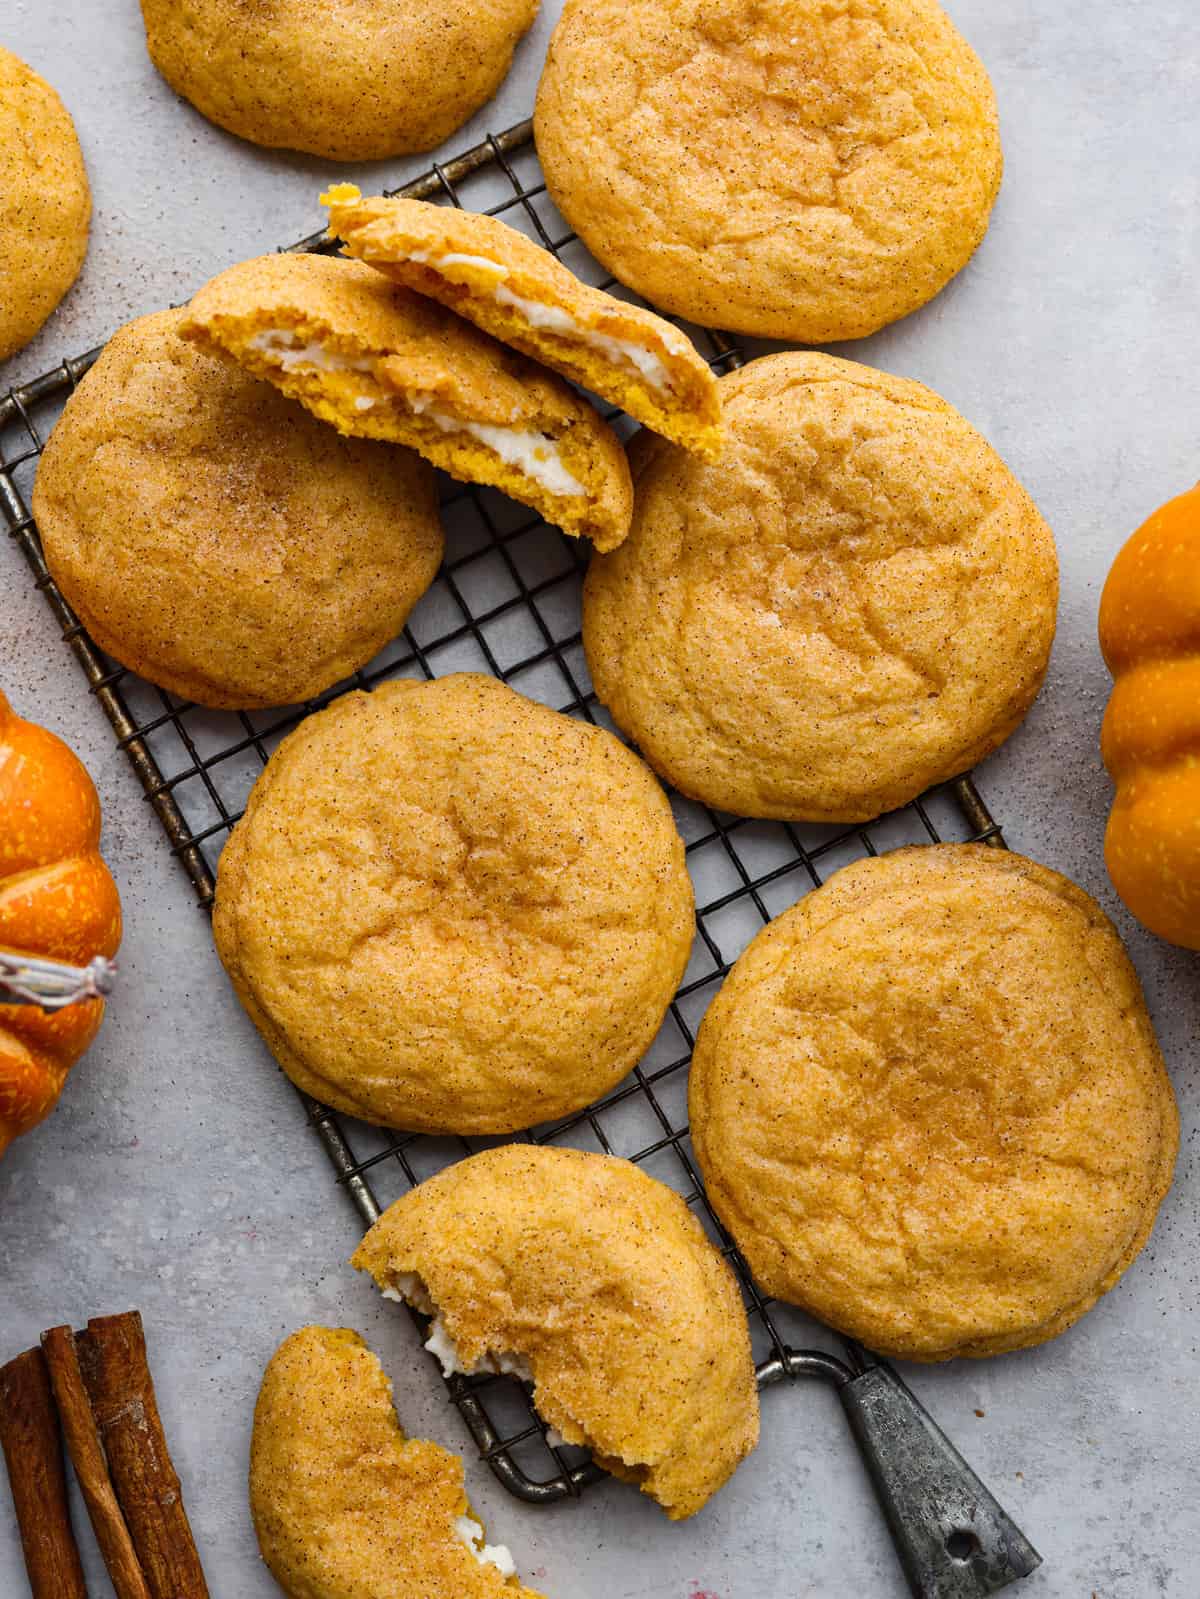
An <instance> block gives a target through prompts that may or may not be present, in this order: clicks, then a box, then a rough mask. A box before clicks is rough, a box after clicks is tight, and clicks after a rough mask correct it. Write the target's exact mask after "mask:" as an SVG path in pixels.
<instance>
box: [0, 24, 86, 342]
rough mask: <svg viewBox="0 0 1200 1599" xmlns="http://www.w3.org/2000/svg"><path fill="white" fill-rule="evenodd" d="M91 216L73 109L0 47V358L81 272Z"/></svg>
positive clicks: (40, 320)
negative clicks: (0, 244)
mask: <svg viewBox="0 0 1200 1599" xmlns="http://www.w3.org/2000/svg"><path fill="white" fill-rule="evenodd" d="M91 214H92V196H91V191H90V189H89V188H88V180H87V172H86V171H85V170H84V165H83V152H82V151H81V150H80V148H79V139H78V138H77V136H76V133H75V124H74V123H73V122H72V121H71V116H70V113H69V112H68V110H67V108H66V107H65V106H64V105H63V103H62V101H61V100H60V99H59V97H58V95H57V94H56V93H55V92H54V90H53V89H52V88H51V87H50V85H49V84H48V83H47V82H46V81H45V79H44V78H40V77H39V76H38V75H37V73H36V72H34V71H33V70H32V68H30V67H27V66H26V65H25V63H24V62H23V61H21V60H20V59H19V58H18V57H17V56H15V55H13V54H12V52H11V51H10V50H5V49H4V48H3V46H0V240H2V241H3V248H2V249H0V361H3V360H5V359H6V358H7V357H8V356H10V355H12V354H14V352H15V351H17V350H20V349H22V348H23V347H24V346H25V345H26V344H28V343H29V341H30V339H32V338H33V336H34V334H35V333H36V332H37V331H38V329H39V328H40V327H41V326H42V324H43V323H44V322H45V320H46V318H47V317H48V316H49V315H50V313H51V312H52V311H53V310H54V309H55V307H56V306H57V305H58V303H59V301H60V300H61V299H62V297H63V296H64V295H65V294H66V292H67V290H68V289H69V288H70V287H71V285H72V284H73V283H74V281H75V279H76V278H77V277H78V276H79V269H80V267H82V265H83V258H84V255H85V254H86V253H87V241H88V223H89V221H90V219H91Z"/></svg>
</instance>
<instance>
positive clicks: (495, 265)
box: [408, 250, 508, 283]
mask: <svg viewBox="0 0 1200 1599" xmlns="http://www.w3.org/2000/svg"><path fill="white" fill-rule="evenodd" d="M408 259H409V260H410V261H416V262H417V264H418V265H419V266H424V265H425V264H426V263H427V262H429V261H430V255H429V251H428V250H410V251H409V252H408ZM432 265H433V266H434V267H436V268H437V270H438V271H439V272H440V271H441V270H442V269H443V268H444V267H456V266H467V267H474V268H475V270H476V271H477V272H486V273H488V275H489V276H490V277H494V278H495V279H496V281H497V282H499V283H502V282H503V281H504V279H505V278H506V277H507V276H508V268H507V267H506V266H504V265H502V264H501V263H500V262H499V261H493V260H492V259H491V257H490V256H486V255H466V254H464V253H463V251H461V250H449V251H447V253H446V254H445V255H439V256H436V257H434V258H433V260H432Z"/></svg>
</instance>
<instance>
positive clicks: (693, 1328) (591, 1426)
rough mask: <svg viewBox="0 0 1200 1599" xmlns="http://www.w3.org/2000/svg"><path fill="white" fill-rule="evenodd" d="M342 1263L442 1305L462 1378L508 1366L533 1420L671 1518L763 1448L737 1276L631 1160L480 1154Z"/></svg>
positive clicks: (440, 1339) (690, 1508) (417, 1193)
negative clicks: (534, 1413)
mask: <svg viewBox="0 0 1200 1599" xmlns="http://www.w3.org/2000/svg"><path fill="white" fill-rule="evenodd" d="M353 1264H354V1265H355V1266H357V1267H359V1268H360V1269H361V1270H364V1271H368V1272H370V1274H371V1275H372V1277H373V1278H374V1279H375V1281H376V1282H377V1283H378V1285H379V1287H380V1288H381V1289H384V1290H385V1291H388V1292H390V1293H391V1294H392V1295H393V1296H396V1295H399V1296H402V1297H407V1298H410V1299H412V1301H413V1302H414V1303H416V1304H418V1306H420V1307H421V1308H425V1309H429V1308H430V1307H432V1308H433V1309H436V1312H437V1316H438V1326H439V1327H440V1329H441V1334H440V1336H439V1335H435V1339H434V1347H435V1348H436V1347H438V1345H439V1344H444V1343H445V1341H446V1340H447V1339H448V1340H449V1343H450V1346H451V1347H452V1350H453V1351H454V1352H455V1353H456V1356H457V1359H458V1361H459V1363H460V1364H461V1366H462V1368H463V1369H466V1370H471V1369H473V1368H474V1367H475V1366H476V1365H477V1364H479V1363H485V1364H486V1363H487V1362H488V1360H489V1357H490V1360H491V1361H492V1362H493V1363H500V1364H502V1365H504V1366H506V1368H507V1369H511V1368H512V1366H513V1359H512V1357H514V1356H516V1357H519V1360H518V1362H517V1364H518V1365H521V1364H523V1365H524V1366H525V1367H527V1368H528V1371H529V1372H530V1373H531V1380H532V1381H533V1384H534V1392H533V1399H534V1404H535V1405H536V1407H537V1409H538V1412H539V1414H540V1415H541V1416H542V1417H543V1419H544V1420H546V1421H547V1422H549V1423H550V1425H551V1426H553V1427H555V1428H557V1430H558V1431H559V1432H560V1433H561V1434H562V1436H563V1437H564V1438H565V1439H566V1440H567V1441H568V1442H569V1443H576V1444H587V1445H588V1446H589V1447H590V1448H591V1449H592V1450H593V1452H594V1453H595V1454H596V1455H597V1457H598V1458H599V1459H600V1461H601V1463H602V1464H603V1465H604V1466H605V1467H606V1468H607V1469H609V1470H610V1471H613V1472H614V1474H616V1475H618V1476H621V1477H623V1478H626V1479H628V1480H630V1481H632V1482H635V1483H637V1484H638V1486H639V1487H640V1488H641V1490H642V1492H643V1493H646V1494H649V1495H650V1496H651V1497H652V1498H654V1499H656V1500H657V1501H658V1502H659V1503H660V1504H661V1505H662V1506H663V1507H664V1509H665V1510H666V1511H667V1514H668V1515H669V1516H671V1517H672V1518H673V1519H674V1518H680V1517H684V1516H690V1515H693V1514H694V1513H695V1512H696V1511H697V1510H699V1509H700V1507H701V1506H702V1505H703V1504H704V1503H705V1502H706V1500H708V1499H709V1498H710V1497H711V1495H712V1494H714V1493H715V1492H716V1491H717V1489H718V1488H719V1487H720V1486H721V1485H722V1483H724V1482H725V1481H726V1479H727V1478H728V1477H729V1476H730V1475H731V1474H732V1473H733V1471H734V1470H735V1468H736V1467H737V1465H738V1463H739V1462H740V1461H741V1460H742V1459H743V1458H744V1457H745V1456H746V1455H747V1454H748V1453H749V1452H750V1450H751V1449H752V1448H753V1447H754V1445H755V1443H756V1442H757V1440H758V1394H757V1389H756V1387H755V1382H754V1365H753V1361H752V1358H751V1354H750V1336H749V1332H748V1329H747V1326H746V1313H745V1310H744V1309H743V1306H742V1302H741V1297H740V1294H739V1292H738V1289H737V1285H736V1283H735V1282H734V1279H733V1275H732V1273H731V1272H730V1270H729V1268H728V1267H727V1266H726V1265H725V1263H724V1261H723V1260H722V1259H721V1257H720V1255H719V1254H718V1253H717V1251H716V1249H715V1248H714V1246H713V1245H712V1244H711V1243H710V1242H709V1241H708V1239H707V1238H706V1237H705V1235H704V1232H703V1229H702V1228H701V1226H700V1224H699V1222H698V1221H697V1220H696V1218H695V1217H694V1216H693V1215H692V1214H691V1212H690V1211H689V1210H688V1208H687V1206H686V1205H685V1204H684V1202H683V1200H682V1199H681V1198H680V1196H679V1195H678V1194H676V1193H675V1192H674V1191H673V1190H672V1189H670V1188H668V1187H666V1185H665V1184H663V1183H659V1182H655V1181H654V1180H653V1179H652V1178H650V1177H647V1176H646V1175H645V1173H644V1172H641V1171H639V1170H638V1168H637V1167H636V1166H634V1165H632V1164H631V1163H630V1162H628V1161H623V1160H617V1159H614V1158H613V1157H612V1156H608V1155H594V1154H589V1153H587V1152H585V1151H582V1150H575V1149H564V1148H552V1147H549V1146H546V1145H529V1144H513V1145H508V1146H506V1147H504V1148H501V1149H490V1150H486V1151H485V1152H484V1153H482V1154H479V1155H474V1156H472V1157H471V1158H470V1159H468V1160H464V1161H460V1162H459V1163H458V1164H457V1165H455V1166H451V1167H449V1168H447V1169H446V1170H445V1171H442V1172H439V1173H438V1174H437V1176H435V1177H432V1178H430V1179H429V1180H428V1181H426V1182H424V1183H422V1184H421V1185H420V1186H419V1187H418V1188H415V1189H413V1190H412V1191H411V1192H410V1193H408V1194H405V1195H404V1196H403V1197H402V1198H401V1199H399V1200H397V1201H396V1203H395V1204H394V1205H392V1206H390V1207H389V1209H388V1210H387V1211H386V1212H385V1213H384V1215H383V1216H382V1218H381V1219H380V1220H379V1221H378V1222H376V1224H375V1226H374V1227H373V1228H372V1229H371V1231H370V1232H369V1233H368V1234H367V1236H366V1238H364V1239H363V1241H362V1243H361V1244H360V1245H359V1247H358V1249H357V1251H356V1252H355V1255H354V1260H353ZM502 1357H503V1358H502Z"/></svg>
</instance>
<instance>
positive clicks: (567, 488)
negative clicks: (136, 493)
mask: <svg viewBox="0 0 1200 1599" xmlns="http://www.w3.org/2000/svg"><path fill="white" fill-rule="evenodd" d="M184 335H185V337H187V338H190V339H194V340H195V341H196V342H197V343H199V344H201V345H203V347H204V348H205V349H208V350H211V351H214V352H217V353H219V354H223V355H227V356H229V357H230V358H232V359H233V360H235V361H237V362H238V363H239V365H241V366H243V367H244V368H245V369H246V370H247V371H248V372H251V373H253V374H254V376H256V377H260V378H265V379H266V380H267V381H268V382H270V383H273V384H274V385H275V386H276V387H277V388H279V389H280V390H282V392H283V393H285V394H287V395H289V396H290V397H291V398H293V399H297V400H299V401H300V403H301V404H302V405H304V406H307V408H308V409H309V410H310V411H312V413H313V414H314V415H315V416H318V417H320V418H321V420H322V421H325V422H328V423H330V424H331V425H332V426H334V427H336V428H337V429H338V431H339V432H342V433H347V434H351V435H354V436H356V437H360V438H369V439H380V440H386V441H390V442H393V443H397V444H405V445H409V446H411V447H412V448H414V449H416V450H419V451H420V452H421V454H422V455H424V456H425V457H426V458H427V459H428V460H430V461H432V462H433V464H434V465H435V466H439V467H441V468H442V469H443V470H444V471H446V472H449V473H450V474H451V476H452V477H456V478H459V479H461V480H462V481H464V482H474V483H487V484H490V485H491V486H492V487H493V488H497V489H500V490H501V491H502V492H503V493H505V494H509V495H511V496H512V497H513V498H514V499H517V500H520V501H521V502H522V503H523V504H526V505H530V506H532V507H533V508H534V509H535V510H536V511H538V512H539V513H540V514H541V515H542V516H543V517H545V519H546V520H547V521H548V522H551V523H553V524H554V525H555V526H557V527H561V528H562V529H563V530H564V532H567V533H572V534H576V535H586V536H587V537H589V538H591V539H592V541H593V543H594V544H595V545H596V548H597V549H612V548H614V547H615V546H616V545H617V544H619V543H620V542H621V540H622V539H623V538H624V537H625V535H626V533H627V532H628V531H629V518H630V515H631V513H632V504H633V493H632V487H631V484H630V477H629V465H628V462H627V461H626V458H625V452H624V450H623V449H622V447H621V444H620V442H619V441H618V439H617V437H616V435H615V434H614V433H613V431H612V429H611V428H610V427H609V426H608V425H607V423H605V422H603V421H602V420H601V419H600V417H599V416H598V415H597V414H596V412H595V411H594V410H593V409H592V407H591V406H590V405H589V404H588V403H587V401H586V400H583V399H581V398H580V396H579V395H578V394H576V393H575V391H574V389H572V388H571V387H570V385H569V384H567V383H565V382H564V381H563V380H562V379H561V378H559V377H556V376H555V375H554V374H553V373H550V372H547V371H546V370H545V369H544V368H542V367H539V366H536V365H535V364H534V363H533V362H532V361H530V360H528V359H527V358H526V357H524V356H522V355H518V354H517V353H516V352H515V351H513V350H510V349H508V348H506V347H505V346H504V345H503V344H500V343H499V342H497V341H496V340H495V339H492V338H490V337H489V336H488V335H487V334H485V333H481V332H480V331H479V329H478V328H475V327H473V326H472V324H471V323H469V322H467V321H465V320H464V319H463V318H462V317H459V316H455V315H454V313H453V312H450V311H447V310H446V309H445V308H444V307H442V306H440V305H437V304H436V303H434V302H433V301H432V300H429V299H426V298H424V297H422V296H421V295H417V294H412V293H410V292H409V291H408V290H406V289H403V288H401V287H399V285H397V284H394V283H392V282H390V281H389V280H388V279H387V278H386V277H384V276H383V275H382V274H381V273H378V272H374V271H372V270H371V268H370V267H367V266H364V265H362V263H361V262H357V261H345V260H341V259H339V258H337V257H330V256H322V255H272V256H262V257H260V258H258V259H256V260H253V261H244V262H242V263H240V264H239V265H238V266H235V267H231V268H229V270H228V271H226V272H223V273H221V274H220V276H219V277H217V278H214V279H213V281H212V282H211V283H209V284H207V285H206V286H205V287H204V288H203V289H201V290H200V292H199V293H198V294H197V295H196V296H195V297H194V299H193V300H192V303H191V306H190V308H189V312H188V317H187V320H186V321H185V323H184Z"/></svg>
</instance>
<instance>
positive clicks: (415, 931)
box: [213, 674, 693, 1133]
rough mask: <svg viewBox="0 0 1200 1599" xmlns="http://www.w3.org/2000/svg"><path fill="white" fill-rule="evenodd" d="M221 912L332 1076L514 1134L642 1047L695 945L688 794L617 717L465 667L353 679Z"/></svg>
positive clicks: (395, 1115)
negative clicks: (676, 793) (544, 700)
mask: <svg viewBox="0 0 1200 1599" xmlns="http://www.w3.org/2000/svg"><path fill="white" fill-rule="evenodd" d="M213 929H214V933H215V935H216V939H217V947H218V950H219V951H220V954H221V958H222V960H223V961H224V962H225V965H226V967H227V968H228V970H229V972H230V975H231V976H232V978H233V980H234V982H235V984H236V985H237V987H238V990H239V993H240V994H241V996H242V998H243V1000H244V1002H245V1003H246V1004H247V1006H248V1007H249V1008H250V1010H251V1014H252V1015H253V1016H254V1018H255V1020H256V1021H257V1023H258V1025H259V1027H260V1028H261V1029H262V1031H263V1032H264V1034H265V1035H266V1037H267V1040H268V1042H269V1043H270V1044H271V1047H272V1048H273V1049H274V1051H275V1053H276V1056H277V1058H278V1059H279V1061H280V1063H281V1064H282V1065H283V1067H284V1069H285V1070H286V1071H287V1072H288V1073H289V1074H290V1075H291V1076H292V1077H293V1078H294V1079H295V1080H296V1081H297V1082H298V1083H299V1084H300V1085H301V1087H303V1088H305V1089H306V1090H307V1091H308V1092H310V1093H312V1094H314V1095H316V1097H317V1098H318V1099H322V1100H324V1101H326V1102H327V1103H329V1104H332V1105H335V1106H337V1107H338V1108H340V1109H343V1110H347V1111H349V1112H351V1113H352V1114H355V1115H359V1116H363V1117H365V1118H366V1119H367V1120H369V1121H377V1122H383V1123H385V1124H387V1125H389V1126H398V1127H407V1128H414V1129H421V1130H424V1131H429V1132H463V1133H469V1132H509V1131H513V1130H515V1129H517V1128H520V1127H526V1126H529V1125H531V1124H533V1123H535V1122H538V1121H542V1120H547V1119H549V1118H551V1117H555V1116H560V1115H566V1114H567V1113H568V1112H570V1111H572V1110H576V1109H578V1108H579V1107H580V1106H582V1105H585V1104H587V1103H589V1102H590V1101H591V1100H593V1099H595V1098H597V1097H598V1096H599V1095H600V1094H602V1093H604V1092H606V1091H607V1090H608V1089H609V1088H611V1087H612V1086H613V1085H614V1084H615V1083H616V1082H618V1081H619V1080H620V1079H621V1078H622V1077H623V1076H624V1075H625V1074H626V1073H627V1072H628V1071H629V1070H630V1069H631V1068H632V1067H633V1066H634V1065H635V1064H636V1062H637V1061H638V1060H639V1059H640V1057H641V1055H642V1053H643V1052H644V1051H645V1050H646V1048H647V1047H648V1046H649V1044H650V1042H651V1040H652V1039H653V1037H654V1035H655V1033H656V1032H657V1031H658V1028H659V1026H660V1024H661V1022H662V1019H663V1016H664V1014H665V1012H666V1008H667V1005H668V1003H669V1001H670V1000H671V998H672V997H673V995H674V992H675V988H676V986H677V984H678V982H679V978H680V976H681V974H682V972H683V969H684V966H685V965H686V962H687V959H688V955H689V953H690V950H691V942H692V934H693V919H692V893H691V883H690V880H689V878H688V875H687V869H686V866H685V864H684V855H683V843H682V840H681V839H680V837H679V834H678V833H677V831H676V829H675V824H674V820H673V818H672V815H671V810H670V806H669V805H668V803H667V800H666V796H665V795H664V794H663V792H662V790H661V788H660V787H659V786H658V784H657V783H656V782H655V780H654V778H653V776H652V775H651V773H650V772H649V770H648V769H647V768H646V766H645V765H644V764H643V763H642V762H641V761H640V760H639V759H638V757H637V756H636V755H634V754H633V752H632V751H630V750H628V749H626V747H625V746H624V745H623V744H622V743H621V742H620V741H619V740H618V739H616V738H614V737H613V735H612V734H610V733H607V732H605V731H604V730H602V729H600V728H597V727H592V726H589V725H588V724H587V723H585V722H581V721H578V720H575V719H573V718H571V717H568V716H563V715H561V714H560V713H559V712H557V711H552V710H549V709H547V707H546V706H544V705H539V704H536V703H535V702H534V701H532V700H528V699H525V698H524V697H523V696H522V695H520V694H517V693H515V692H514V691H513V690H512V689H510V688H507V687H505V685H504V684H503V683H500V682H498V681H497V680H496V679H494V678H490V677H483V676H477V675H474V674H460V675H456V676H452V677H447V678H441V679H439V680H438V681H436V682H432V683H416V682H409V681H403V680H401V681H397V682H392V683H387V684H384V685H382V686H381V687H380V688H378V689H376V690H375V692H374V693H372V694H348V695H344V696H342V697H341V698H340V699H338V700H337V701H335V702H334V703H333V704H332V705H330V706H329V707H328V708H327V709H326V710H324V711H321V712H320V713H318V714H316V715H313V716H310V717H309V718H308V719H307V720H306V721H305V722H303V723H302V724H301V726H300V727H299V728H297V729H296V731H295V732H294V733H292V734H291V735H290V736H289V737H288V738H287V739H285V740H284V742H283V743H282V744H281V745H280V747H279V749H278V750H277V751H276V753H275V755H274V756H273V757H272V759H271V761H270V764H269V765H268V766H267V768H266V771H265V772H264V773H263V775H262V776H261V777H260V778H259V780H258V782H257V784H256V785H255V788H254V790H253V793H252V794H251V796H250V801H249V804H248V806H247V809H246V814H245V816H244V817H243V819H242V820H241V821H240V822H239V823H238V826H237V828H236V829H235V830H234V833H233V836H232V838H231V840H230V842H229V843H228V844H227V845H226V847H225V851H224V853H223V854H222V857H221V862H220V869H219V872H218V882H217V900H216V906H215V910H214V921H213Z"/></svg>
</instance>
